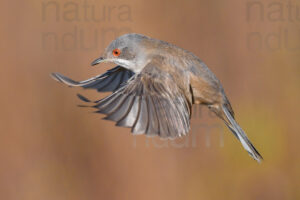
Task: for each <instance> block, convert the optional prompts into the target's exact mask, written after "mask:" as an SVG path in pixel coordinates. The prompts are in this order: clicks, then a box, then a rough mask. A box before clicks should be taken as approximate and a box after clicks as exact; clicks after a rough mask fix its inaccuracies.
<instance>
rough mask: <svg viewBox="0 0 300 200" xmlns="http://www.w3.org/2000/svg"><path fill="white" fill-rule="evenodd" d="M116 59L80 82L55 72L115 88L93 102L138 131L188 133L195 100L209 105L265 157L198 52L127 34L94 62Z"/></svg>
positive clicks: (169, 134)
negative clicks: (96, 74) (108, 66)
mask: <svg viewBox="0 0 300 200" xmlns="http://www.w3.org/2000/svg"><path fill="white" fill-rule="evenodd" d="M104 62H112V63H115V64H116V65H117V66H116V67H114V68H113V69H110V70H108V71H107V72H106V73H104V74H101V75H98V76H96V77H93V78H90V79H88V80H85V81H80V82H77V81H74V80H72V79H70V78H68V77H66V76H63V75H61V74H59V73H52V74H51V75H52V77H53V78H54V79H55V80H57V81H60V82H62V83H65V84H67V85H68V86H81V87H83V88H92V89H96V90H97V91H99V92H112V94H111V95H109V96H107V97H106V98H104V99H101V100H98V101H94V102H91V101H90V100H88V99H87V98H85V97H84V96H82V95H78V96H79V98H80V99H82V100H83V101H86V102H90V103H93V104H92V106H90V107H94V108H96V109H97V111H96V112H98V113H102V114H105V115H106V117H105V118H104V119H107V120H112V121H115V122H116V125H117V126H122V127H130V128H131V132H132V133H133V134H146V135H148V136H154V135H158V136H160V137H162V138H175V137H180V136H184V135H186V134H187V133H188V132H189V129H190V118H191V113H192V105H193V104H202V105H205V106H207V107H208V108H209V109H210V110H211V111H212V112H214V113H215V114H216V115H217V116H218V117H219V118H221V119H222V120H223V121H224V123H225V124H226V126H227V127H228V128H229V129H230V130H231V131H232V133H233V134H234V136H235V137H236V138H237V139H238V140H239V141H240V142H241V143H242V145H243V147H244V148H245V149H246V151H247V152H248V153H249V155H250V156H251V157H252V158H253V159H255V160H256V161H258V162H260V161H261V160H262V156H261V155H260V154H259V153H258V151H257V150H256V149H255V147H254V146H253V145H252V143H251V142H250V141H249V139H248V138H247V136H246V134H245V133H244V131H243V130H242V129H241V127H240V126H239V125H238V123H237V122H236V121H235V118H234V112H233V109H232V107H231V104H230V102H229V100H228V98H227V97H226V95H225V92H224V89H223V87H222V85H221V83H220V81H219V80H218V79H217V78H216V76H215V75H214V74H213V73H212V72H211V71H210V69H209V68H208V67H207V66H206V64H205V63H204V62H203V61H201V60H200V59H199V58H198V57H197V56H195V55H194V54H193V53H191V52H189V51H187V50H184V49H182V48H180V47H177V46H175V45H173V44H170V43H168V42H165V41H161V40H157V39H153V38H150V37H147V36H144V35H141V34H136V33H130V34H125V35H122V36H120V37H118V38H117V39H115V40H113V41H112V42H111V43H110V44H109V46H108V47H107V48H106V49H105V51H104V53H103V55H102V56H101V57H100V58H98V59H96V60H95V61H93V62H92V63H91V65H92V66H94V65H97V64H99V63H104Z"/></svg>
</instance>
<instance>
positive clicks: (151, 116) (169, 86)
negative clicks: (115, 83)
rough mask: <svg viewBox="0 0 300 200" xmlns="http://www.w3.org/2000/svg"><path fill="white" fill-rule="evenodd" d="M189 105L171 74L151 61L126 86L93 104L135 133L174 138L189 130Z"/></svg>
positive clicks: (110, 118)
mask: <svg viewBox="0 0 300 200" xmlns="http://www.w3.org/2000/svg"><path fill="white" fill-rule="evenodd" d="M190 105H191V103H190V102H189V100H188V99H187V98H186V97H185V95H184V93H183V91H182V90H181V89H180V87H178V85H176V84H175V82H174V80H173V77H172V76H171V75H170V74H168V73H165V72H162V71H161V70H160V69H159V68H158V67H156V66H154V65H151V64H148V65H147V66H146V67H145V68H144V69H143V71H141V73H139V74H136V75H135V76H134V77H133V78H132V79H130V80H129V81H128V82H127V84H126V85H124V86H123V87H121V88H120V89H118V90H117V91H115V92H114V93H112V94H111V95H110V96H108V97H106V98H104V99H102V100H99V101H96V102H95V105H94V106H93V107H95V108H97V109H98V111H97V112H98V113H102V114H105V115H106V117H105V118H104V119H107V120H112V121H115V122H116V125H117V126H123V127H130V128H131V132H132V133H134V134H146V135H159V136H161V137H163V138H174V137H178V136H182V135H186V134H187V133H188V131H189V128H190V112H191V107H190Z"/></svg>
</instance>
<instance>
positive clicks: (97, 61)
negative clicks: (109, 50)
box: [91, 57, 104, 66]
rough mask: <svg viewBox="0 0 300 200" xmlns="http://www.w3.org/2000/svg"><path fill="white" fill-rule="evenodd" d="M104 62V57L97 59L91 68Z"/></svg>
mask: <svg viewBox="0 0 300 200" xmlns="http://www.w3.org/2000/svg"><path fill="white" fill-rule="evenodd" d="M103 60H104V58H103V57H100V58H97V59H96V60H94V61H93V62H92V63H91V66H94V65H97V64H99V63H101V62H102V61H103Z"/></svg>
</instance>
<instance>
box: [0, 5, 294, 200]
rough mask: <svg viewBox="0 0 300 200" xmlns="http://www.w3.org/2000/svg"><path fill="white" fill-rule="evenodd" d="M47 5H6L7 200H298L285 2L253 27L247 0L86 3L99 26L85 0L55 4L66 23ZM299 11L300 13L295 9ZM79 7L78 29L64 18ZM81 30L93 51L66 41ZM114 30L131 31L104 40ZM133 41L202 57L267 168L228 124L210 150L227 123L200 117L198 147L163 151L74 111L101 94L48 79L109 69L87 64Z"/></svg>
mask: <svg viewBox="0 0 300 200" xmlns="http://www.w3.org/2000/svg"><path fill="white" fill-rule="evenodd" d="M43 2H46V3H47V2H49V1H47V0H44V1H43V0H35V1H33V0H32V1H29V0H28V1H1V3H0V8H1V10H0V11H1V12H0V22H1V28H0V38H1V40H0V58H1V68H0V70H1V79H0V80H1V86H0V87H1V106H2V108H1V115H0V128H1V129H0V131H1V135H0V162H1V163H0V199H1V200H65V199H66V200H94V199H95V200H96V199H110V200H111V199H117V200H119V199H139V200H140V199H143V200H144V199H151V200H153V199H172V200H179V199H190V200H192V199H203V200H208V199H218V200H219V199H236V200H237V199H244V200H247V199H264V200H265V199H272V200H276V199H280V200H281V199H289V200H290V199H300V192H299V188H300V170H299V167H300V161H299V150H300V147H299V140H300V133H299V128H300V126H299V123H300V122H299V115H300V107H299V100H300V98H299V97H300V93H299V91H300V79H299V75H300V56H299V54H300V48H296V49H292V47H297V46H298V47H299V46H300V37H299V30H300V29H299V27H300V13H299V19H298V20H297V19H295V18H296V17H297V16H296V13H295V12H294V11H293V13H291V16H290V17H292V18H288V17H289V16H288V15H289V10H288V7H287V6H288V5H287V3H286V2H287V1H279V2H282V4H281V7H280V4H279V3H278V1H262V0H261V3H259V4H258V5H256V7H251V9H250V12H249V13H248V14H249V18H248V19H247V4H248V8H249V2H252V1H250V0H248V1H241V0H230V1H229V0H228V1H224V0H218V1H207V0H203V1H199V0H188V1H183V0H181V1H178V0H168V1H163V0H151V1H138V0H135V1H119V0H116V1H111V0H105V1H103V0H99V1H96V0H87V3H88V4H90V5H93V6H94V9H95V10H96V16H97V17H98V18H99V17H100V16H102V15H105V16H106V17H105V19H103V20H102V21H99V22H95V21H87V20H85V18H84V12H83V9H84V8H83V6H84V0H71V1H62V0H55V1H53V3H54V4H55V5H56V6H58V7H59V9H60V10H59V12H58V15H59V17H60V19H59V20H58V21H56V20H55V17H56V15H55V8H54V7H51V6H49V7H48V8H47V9H48V10H47V11H46V13H44V14H45V18H44V19H43V8H42V7H43ZM68 2H69V3H68ZM72 3H73V5H70V4H72ZM74 4H75V5H74ZM292 4H293V7H294V9H295V7H297V6H298V9H300V2H299V1H292ZM52 6H53V5H52ZM74 6H78V18H79V21H77V20H75V21H74V20H73V21H72V19H73V18H74V13H72V12H71V13H68V10H70V9H71V10H72V8H74ZM111 6H115V7H116V8H115V9H113V10H111V13H108V9H109V8H108V7H111ZM128 8H130V10H129V11H128ZM258 9H261V10H260V11H261V12H262V13H260V11H259V10H258ZM280 9H282V12H283V13H282V14H283V16H282V17H283V19H279V18H280V16H279V15H280ZM104 10H105V11H104ZM276 10H277V11H276ZM278 10H279V11H278ZM51 12H52V13H51ZM104 12H105V13H104ZM129 12H130V13H129ZM64 13H65V14H66V15H67V16H66V17H65V18H64ZM87 14H88V15H91V11H89V12H88V13H87ZM260 14H262V15H263V18H260ZM68 19H71V21H68ZM75 28H76V29H77V34H79V32H80V31H81V32H82V33H83V34H85V35H84V36H83V37H82V39H83V41H84V42H85V43H86V46H91V44H92V43H93V42H94V43H95V44H96V46H95V47H94V48H92V49H90V50H88V49H84V48H82V47H80V46H79V43H80V37H79V36H77V38H76V39H75V41H76V42H77V46H72V45H73V43H74V41H72V38H71V36H70V35H69V36H65V37H66V38H67V39H66V41H65V43H63V42H62V37H63V35H65V34H67V33H69V32H74V29H75ZM109 28H114V29H120V28H121V29H122V28H123V29H122V31H121V32H119V33H116V31H111V32H105V31H107V30H109ZM95 31H98V32H97V33H96V37H98V40H95V39H94V37H95ZM103 31H104V32H103ZM48 32H52V33H54V34H55V35H56V37H57V43H58V48H57V49H55V48H54V46H55V45H54V44H55V42H54V39H53V38H52V39H49V38H48V39H47V40H44V41H46V43H45V46H44V47H43V45H42V41H43V40H42V37H43V35H44V34H45V33H48ZM125 32H137V33H142V34H146V35H149V36H151V37H154V38H159V39H162V40H166V41H169V42H171V43H174V44H177V45H178V46H181V47H183V48H185V49H188V50H190V51H192V52H194V53H195V54H196V55H198V56H199V57H200V58H202V59H203V60H204V61H205V62H206V63H207V65H208V66H209V67H210V68H211V69H212V70H213V72H215V74H216V75H217V77H219V79H220V80H221V82H222V83H223V86H224V88H225V90H226V92H227V94H228V96H229V98H230V100H231V102H232V104H233V107H234V109H235V112H236V115H237V119H238V121H239V122H240V124H241V125H242V127H243V128H244V129H245V131H246V132H247V133H248V136H249V137H250V138H251V140H252V141H253V143H254V144H255V146H256V147H257V148H258V150H259V151H260V152H261V154H262V155H263V156H264V158H265V161H264V162H263V163H262V164H261V165H259V164H257V163H256V162H255V161H253V160H252V159H251V158H250V157H249V156H248V155H247V153H246V152H245V151H244V150H243V149H242V147H241V145H240V144H239V143H238V142H237V140H236V139H235V138H234V137H233V136H232V134H231V133H230V132H229V131H228V130H227V129H225V127H223V128H224V130H225V134H224V146H223V147H220V146H219V145H218V140H219V139H218V137H217V135H218V133H217V132H216V131H215V133H214V132H212V133H211V146H210V147H208V146H206V143H205V141H204V140H205V137H203V134H204V133H203V132H201V131H200V129H199V124H200V126H201V124H202V125H203V124H205V123H209V124H217V125H222V123H221V122H220V121H219V120H218V119H216V118H214V117H211V116H210V115H208V114H207V113H206V111H205V110H204V111H205V112H204V114H203V115H201V116H196V117H194V118H193V119H192V130H196V131H197V130H198V132H197V134H198V135H199V138H198V140H197V147H195V148H193V147H191V145H188V147H184V148H175V147H174V146H172V145H170V143H168V144H169V147H163V148H157V147H155V146H154V145H153V144H152V143H151V141H152V140H150V145H148V146H147V143H146V142H147V141H146V140H145V137H144V136H139V137H137V138H136V141H135V139H134V137H133V136H132V135H131V134H130V133H129V130H128V129H125V128H117V127H114V126H113V123H112V122H108V121H103V120H101V117H102V116H100V115H96V114H92V113H91V112H90V110H88V109H81V108H78V107H76V105H77V104H79V103H80V101H79V100H78V99H77V98H76V97H75V94H76V93H77V92H80V93H84V94H85V95H87V96H89V97H91V98H92V99H99V98H102V97H103V96H104V95H103V94H98V93H96V92H94V91H83V90H80V89H75V88H73V89H70V88H67V87H64V86H63V85H61V84H58V83H57V82H55V81H53V80H52V79H51V78H50V77H49V74H50V73H51V72H61V73H63V74H65V75H68V76H70V77H72V78H74V79H78V80H82V79H86V78H89V77H91V76H93V75H97V74H99V73H102V72H104V71H105V70H107V69H109V66H105V65H101V66H97V67H94V68H92V67H90V66H89V64H90V62H91V61H92V60H93V59H95V58H97V57H98V56H99V55H100V53H101V52H102V50H103V47H104V46H106V45H107V44H108V43H109V41H111V40H112V39H113V38H114V37H115V36H116V35H120V34H122V33H125ZM253 32H256V36H255V37H254V36H253V34H251V33H253ZM249 34H250V36H249ZM270 34H271V35H270ZM285 34H286V35H285ZM251 35H252V36H253V37H252V36H251ZM257 35H260V37H261V38H262V41H261V46H259V44H258V42H259V39H258V37H259V36H257ZM52 37H54V36H52ZM249 37H250V39H252V40H251V41H250V45H249V44H247V43H248V42H247V41H248V39H249ZM278 41H279V42H280V45H279V46H278V43H277V42H278ZM286 43H288V46H287V45H286ZM270 45H271V46H270ZM63 47H64V48H63ZM110 67H112V65H111V66H110ZM155 141H156V142H159V141H158V140H155ZM134 142H136V143H135V144H136V146H134ZM148 142H149V141H148ZM177 142H181V141H177Z"/></svg>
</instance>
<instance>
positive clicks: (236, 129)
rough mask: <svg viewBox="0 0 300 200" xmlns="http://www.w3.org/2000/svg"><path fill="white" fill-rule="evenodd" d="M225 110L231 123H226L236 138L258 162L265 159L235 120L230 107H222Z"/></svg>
mask: <svg viewBox="0 0 300 200" xmlns="http://www.w3.org/2000/svg"><path fill="white" fill-rule="evenodd" d="M222 109H223V112H224V114H225V116H226V118H227V120H228V122H229V123H226V125H227V126H228V128H229V129H230V130H231V131H232V133H233V134H234V135H235V136H236V138H237V139H238V140H239V141H240V142H241V143H242V145H243V147H244V148H245V149H246V151H247V152H248V153H249V155H250V156H251V157H252V158H253V159H255V160H256V161H257V162H259V163H260V162H261V161H262V160H263V158H262V156H261V155H260V154H259V153H258V151H257V150H256V149H255V147H254V146H253V144H252V143H251V142H250V140H249V139H248V137H247V135H246V134H245V132H244V131H243V130H242V128H241V127H240V126H239V125H238V124H237V122H236V121H235V120H234V118H233V117H232V115H231V114H230V112H229V111H228V109H227V108H226V107H225V106H223V107H222Z"/></svg>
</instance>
